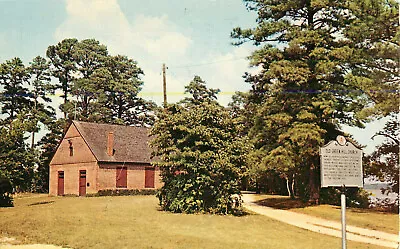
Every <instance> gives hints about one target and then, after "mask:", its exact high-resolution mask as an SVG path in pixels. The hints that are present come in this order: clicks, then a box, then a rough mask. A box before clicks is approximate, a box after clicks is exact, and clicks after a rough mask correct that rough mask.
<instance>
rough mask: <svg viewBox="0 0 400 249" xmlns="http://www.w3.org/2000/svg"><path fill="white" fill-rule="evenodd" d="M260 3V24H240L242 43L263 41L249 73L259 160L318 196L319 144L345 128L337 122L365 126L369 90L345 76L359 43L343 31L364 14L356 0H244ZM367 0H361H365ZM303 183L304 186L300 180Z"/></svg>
mask: <svg viewBox="0 0 400 249" xmlns="http://www.w3.org/2000/svg"><path fill="white" fill-rule="evenodd" d="M245 2H246V4H247V7H248V8H249V9H250V10H254V11H257V13H258V19H257V24H258V25H257V27H256V28H253V29H242V28H236V29H234V30H233V32H232V37H233V38H235V39H237V42H236V44H237V45H240V44H241V43H243V42H246V41H252V42H253V43H254V44H255V45H256V46H259V49H258V50H257V51H255V52H254V53H253V54H252V56H251V59H250V60H251V65H253V66H257V67H259V68H260V73H258V74H256V75H249V74H248V75H247V81H248V82H250V83H251V84H252V90H251V91H250V94H251V95H252V96H251V97H250V98H251V100H252V101H253V102H254V103H257V104H259V106H260V107H259V108H258V110H257V113H256V115H255V119H254V123H253V127H252V129H251V130H250V136H251V137H252V138H253V141H254V144H255V147H256V149H257V150H256V151H255V152H254V153H253V155H252V157H253V158H254V159H255V160H258V163H259V164H260V165H261V166H264V167H267V168H270V169H273V170H276V171H277V172H279V173H280V174H282V176H283V177H285V178H286V177H289V176H291V175H293V174H294V175H295V177H296V178H297V181H299V182H301V183H302V184H304V185H306V186H307V187H306V188H302V187H301V185H302V184H298V187H300V189H298V191H299V194H300V196H301V197H303V198H305V199H309V200H310V201H311V202H317V201H318V198H319V182H318V181H319V180H318V179H319V154H318V150H319V147H320V146H321V145H323V144H324V143H326V142H327V141H329V140H332V139H334V138H335V137H336V136H337V135H338V134H342V132H341V131H340V126H339V124H348V125H354V126H358V127H363V123H362V120H360V119H359V118H358V117H357V116H356V113H359V112H360V111H361V110H362V109H363V107H364V105H365V104H366V103H368V98H366V97H365V95H364V94H363V92H362V88H360V85H358V84H354V83H351V82H349V81H348V79H347V78H346V77H347V76H348V74H349V73H350V72H352V71H353V70H354V68H355V65H358V62H357V60H358V59H359V55H360V48H359V47H357V46H355V42H354V41H352V40H349V39H348V38H347V37H345V36H344V35H347V34H346V33H345V30H346V29H348V28H349V27H351V25H353V24H354V22H356V21H357V20H358V19H357V18H358V17H357V14H356V13H355V12H354V9H355V8H356V6H357V2H356V1H354V2H352V1H318V0H317V1H311V0H306V1H302V0H289V1H275V0H266V1H265V0H246V1H245ZM359 2H362V1H359ZM299 185H300V186H299Z"/></svg>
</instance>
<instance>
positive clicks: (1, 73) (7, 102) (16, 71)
mask: <svg viewBox="0 0 400 249" xmlns="http://www.w3.org/2000/svg"><path fill="white" fill-rule="evenodd" d="M28 84H29V73H28V70H27V68H26V67H25V66H24V64H23V63H22V60H21V59H20V58H14V59H12V60H7V61H5V62H4V63H2V64H0V86H1V88H2V91H1V96H0V103H1V113H2V114H6V115H8V116H7V118H6V121H7V122H9V123H11V122H12V121H13V120H14V119H15V118H16V116H17V114H18V113H20V112H21V111H22V110H23V109H24V108H28V107H29V106H30V105H31V100H30V96H31V95H30V94H29V93H28V89H27V87H26V86H27V85H28Z"/></svg>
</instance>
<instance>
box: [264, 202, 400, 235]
mask: <svg viewBox="0 0 400 249" xmlns="http://www.w3.org/2000/svg"><path fill="white" fill-rule="evenodd" d="M257 199H258V203H259V204H261V205H265V206H269V207H274V208H278V209H285V210H289V211H293V212H297V213H302V214H308V215H312V216H316V217H320V218H324V219H327V220H333V221H338V222H341V210H340V206H333V205H319V206H306V205H305V204H304V203H302V202H301V201H300V200H291V199H290V198H289V197H287V196H276V195H259V196H258V197H257ZM346 224H347V225H352V226H358V227H362V228H367V229H372V230H378V231H382V232H387V233H392V234H398V233H399V215H398V214H393V213H385V212H379V211H374V210H371V209H361V208H349V207H348V208H346Z"/></svg>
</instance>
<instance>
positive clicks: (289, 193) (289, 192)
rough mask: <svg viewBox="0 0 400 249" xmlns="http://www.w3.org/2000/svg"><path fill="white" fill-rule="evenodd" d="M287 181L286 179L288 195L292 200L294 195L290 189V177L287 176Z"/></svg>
mask: <svg viewBox="0 0 400 249" xmlns="http://www.w3.org/2000/svg"><path fill="white" fill-rule="evenodd" d="M285 179H286V189H287V192H288V195H289V197H290V198H292V193H291V191H290V187H289V177H287V176H285Z"/></svg>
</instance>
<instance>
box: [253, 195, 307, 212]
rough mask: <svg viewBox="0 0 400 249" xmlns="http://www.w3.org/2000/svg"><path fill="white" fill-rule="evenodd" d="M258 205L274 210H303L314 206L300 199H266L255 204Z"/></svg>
mask: <svg viewBox="0 0 400 249" xmlns="http://www.w3.org/2000/svg"><path fill="white" fill-rule="evenodd" d="M255 203H256V204H258V205H261V206H266V207H271V208H276V209H284V210H288V209H292V208H305V207H309V206H314V205H313V204H310V203H307V202H303V201H302V200H300V199H290V198H282V197H280V198H268V199H263V200H259V201H256V202H255Z"/></svg>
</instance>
